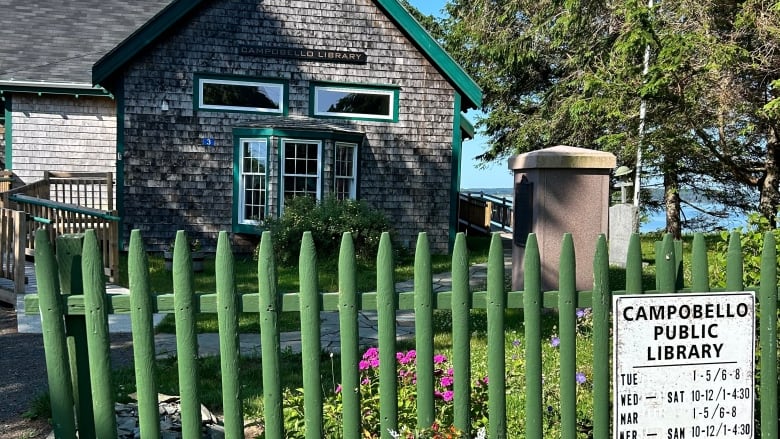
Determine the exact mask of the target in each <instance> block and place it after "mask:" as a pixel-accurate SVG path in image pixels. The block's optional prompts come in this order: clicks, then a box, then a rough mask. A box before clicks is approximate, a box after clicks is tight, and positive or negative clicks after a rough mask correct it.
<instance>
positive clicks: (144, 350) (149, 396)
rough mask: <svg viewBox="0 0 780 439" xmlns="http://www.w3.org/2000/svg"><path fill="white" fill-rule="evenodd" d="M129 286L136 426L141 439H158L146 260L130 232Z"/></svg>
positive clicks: (135, 232) (136, 233)
mask: <svg viewBox="0 0 780 439" xmlns="http://www.w3.org/2000/svg"><path fill="white" fill-rule="evenodd" d="M127 267H128V273H127V274H128V281H129V286H130V308H131V311H130V320H131V325H132V331H133V360H134V364H135V382H136V393H137V395H138V398H137V399H138V426H139V428H140V433H141V437H144V438H151V439H156V438H159V437H160V413H159V411H158V409H157V378H156V377H155V374H154V363H155V350H154V321H153V319H152V313H153V312H154V310H153V308H152V300H151V296H152V292H151V287H150V283H149V261H148V260H147V256H146V250H145V249H144V244H143V240H142V238H141V232H140V231H138V230H133V231H132V232H131V233H130V251H129V255H128V261H127Z"/></svg>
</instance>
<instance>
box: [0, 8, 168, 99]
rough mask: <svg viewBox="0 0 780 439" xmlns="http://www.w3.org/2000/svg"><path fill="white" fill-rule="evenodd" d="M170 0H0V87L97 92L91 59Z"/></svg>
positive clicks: (112, 45) (100, 91)
mask: <svg viewBox="0 0 780 439" xmlns="http://www.w3.org/2000/svg"><path fill="white" fill-rule="evenodd" d="M168 3H170V0H132V1H126V0H78V1H73V0H68V1H52V0H0V90H11V91H24V90H27V89H38V90H40V89H51V90H57V91H59V92H68V91H69V90H72V91H79V90H81V91H82V94H90V90H91V91H92V93H91V94H100V93H105V91H103V90H100V89H98V90H95V89H94V88H93V86H92V84H93V82H92V75H91V70H92V65H93V64H94V63H95V61H97V60H98V59H100V57H102V56H103V55H104V54H105V53H107V52H108V51H109V50H111V48H113V47H115V46H116V45H117V44H119V43H120V42H121V41H122V40H123V39H124V38H126V37H127V36H128V35H130V34H131V33H132V32H133V31H134V30H135V29H137V28H138V27H139V26H141V25H142V24H143V23H145V22H147V21H148V20H149V19H150V18H151V17H153V16H154V15H155V14H156V13H157V12H159V11H160V10H161V9H162V8H163V7H165V5H167V4H168Z"/></svg>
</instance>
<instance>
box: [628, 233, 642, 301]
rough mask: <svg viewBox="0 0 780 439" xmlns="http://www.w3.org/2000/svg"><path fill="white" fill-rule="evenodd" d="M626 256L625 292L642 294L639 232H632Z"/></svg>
mask: <svg viewBox="0 0 780 439" xmlns="http://www.w3.org/2000/svg"><path fill="white" fill-rule="evenodd" d="M627 253H628V254H627V256H626V294H642V293H644V289H643V288H642V242H641V240H640V238H639V233H632V234H631V238H630V239H629V241H628V250H627Z"/></svg>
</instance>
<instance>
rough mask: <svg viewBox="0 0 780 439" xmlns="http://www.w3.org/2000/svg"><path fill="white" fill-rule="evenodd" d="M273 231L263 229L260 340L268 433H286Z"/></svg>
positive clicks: (259, 273) (259, 272) (259, 266)
mask: <svg viewBox="0 0 780 439" xmlns="http://www.w3.org/2000/svg"><path fill="white" fill-rule="evenodd" d="M273 252H274V249H273V245H272V243H271V232H263V235H262V238H261V239H260V251H259V255H258V258H257V278H258V279H257V280H258V292H259V297H258V299H259V300H258V302H259V303H258V304H259V312H260V341H261V356H262V363H263V411H264V414H265V432H266V437H269V438H272V437H274V438H276V437H279V438H281V437H284V419H283V417H282V383H281V382H280V380H279V377H280V376H281V373H280V371H279V364H280V358H279V356H280V346H279V323H278V322H279V305H280V304H279V296H278V295H277V292H276V290H277V281H276V261H275V260H274V253H273Z"/></svg>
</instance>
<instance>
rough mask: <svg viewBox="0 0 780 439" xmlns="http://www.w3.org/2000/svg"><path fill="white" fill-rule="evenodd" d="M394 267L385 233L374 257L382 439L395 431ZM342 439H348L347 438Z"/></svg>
mask: <svg viewBox="0 0 780 439" xmlns="http://www.w3.org/2000/svg"><path fill="white" fill-rule="evenodd" d="M394 266H395V265H394V264H393V248H392V244H391V242H390V234H389V233H387V232H385V233H382V237H381V238H380V239H379V249H378V251H377V257H376V269H377V271H376V291H377V318H378V320H379V321H378V324H379V407H381V408H380V410H379V416H380V421H379V423H380V428H381V429H382V435H381V437H382V438H383V439H389V438H391V437H392V436H391V435H390V430H393V431H397V430H398V380H397V378H396V358H395V350H396V340H395V337H396V335H395V334H396V320H395V319H396V310H397V309H398V297H397V296H396V294H395V279H394V277H395V275H394V273H393V267H394ZM342 358H343V357H342ZM388 377H389V378H388ZM345 433H346V432H345ZM345 437H347V436H346V434H345Z"/></svg>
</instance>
